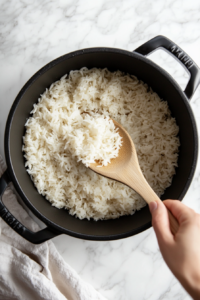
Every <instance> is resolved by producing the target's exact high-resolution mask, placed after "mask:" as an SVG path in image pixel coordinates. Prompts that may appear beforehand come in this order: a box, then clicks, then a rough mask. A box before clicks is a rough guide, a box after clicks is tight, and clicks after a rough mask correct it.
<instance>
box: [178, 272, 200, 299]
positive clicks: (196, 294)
mask: <svg viewBox="0 0 200 300" xmlns="http://www.w3.org/2000/svg"><path fill="white" fill-rule="evenodd" d="M188 275H189V274H187V276H186V277H185V276H184V278H181V279H180V282H181V284H182V285H183V287H184V288H185V289H186V291H187V292H188V293H189V294H190V295H191V296H192V298H193V299H194V300H199V299H200V274H193V275H190V276H188Z"/></svg>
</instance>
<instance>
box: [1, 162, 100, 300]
mask: <svg viewBox="0 0 200 300" xmlns="http://www.w3.org/2000/svg"><path fill="white" fill-rule="evenodd" d="M5 169H6V166H5V163H4V162H3V160H2V158H1V156H0V177H1V176H2V174H3V172H4V171H5ZM3 199H4V203H5V205H6V207H7V208H8V209H9V210H10V212H11V213H13V215H14V216H15V217H16V218H17V219H18V220H19V221H20V222H21V223H22V224H24V225H25V226H26V227H28V228H29V229H30V230H32V231H38V230H39V229H40V228H39V226H38V225H37V224H36V223H35V222H34V221H33V219H31V217H30V216H29V215H28V214H27V212H26V211H25V210H24V209H23V208H22V206H21V205H20V204H19V203H18V201H17V197H16V195H15V193H14V192H13V189H12V187H8V188H7V190H6V191H5V193H4V197H3ZM0 299H2V300H6V299H7V300H8V299H9V300H11V299H20V300H40V299H45V300H51V299H52V300H66V299H68V300H105V298H104V297H103V296H101V295H100V294H99V293H98V292H97V291H96V290H95V289H94V288H93V287H92V286H91V285H89V284H88V283H86V282H84V281H83V280H82V279H81V278H80V277H79V275H78V274H77V273H76V272H75V271H74V270H73V269H72V268H71V267H70V266H69V265H68V264H67V263H66V262H65V261H64V260H63V258H62V257H61V255H60V254H59V253H58V252H57V250H56V248H55V246H54V244H53V242H52V241H48V242H45V243H43V244H40V245H33V244H31V243H30V242H28V241H26V240H25V239H23V238H22V237H21V236H19V235H18V234H17V233H16V232H15V231H14V230H12V229H11V228H10V227H9V226H8V225H7V224H6V223H5V222H4V221H3V220H2V219H1V218H0Z"/></svg>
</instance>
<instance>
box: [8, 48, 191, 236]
mask: <svg viewBox="0 0 200 300" xmlns="http://www.w3.org/2000/svg"><path fill="white" fill-rule="evenodd" d="M82 67H88V68H93V67H97V68H108V69H109V70H110V71H116V70H121V71H123V72H128V73H130V74H133V75H135V76H137V77H138V78H139V79H141V80H142V81H144V82H145V83H147V84H148V85H149V86H150V87H151V88H152V89H153V90H154V91H155V92H156V93H158V95H159V96H160V97H161V98H162V99H163V100H165V101H168V104H169V108H170V110H171V112H172V115H173V116H174V117H175V118H176V121H177V124H178V126H179V128H180V132H179V137H180V142H181V146H180V154H179V160H178V168H177V170H176V175H175V176H174V177H173V181H172V185H171V186H170V187H169V188H167V189H166V191H165V194H164V195H163V196H162V199H167V198H170V199H182V197H183V196H184V194H185V193H186V191H187V189H188V187H189V184H190V182H191V179H192V176H193V173H194V169H195V165H196V156H197V136H196V126H195V122H194V118H193V115H192V112H191V109H190V107H189V105H188V103H187V99H186V97H185V96H184V93H183V92H182V91H181V90H180V88H179V87H178V86H177V84H176V83H175V82H174V80H173V79H171V77H170V76H169V75H167V73H166V72H165V71H163V70H162V69H161V68H159V67H158V66H156V65H155V64H154V63H152V62H151V61H149V60H148V59H146V58H144V57H143V56H141V55H139V54H136V53H134V52H133V53H131V52H128V51H123V50H118V49H109V48H96V49H94V48H93V49H86V50H84V51H83V50H82V51H76V52H73V53H71V54H68V55H65V56H62V57H60V58H58V59H57V60H55V61H53V62H51V63H49V64H48V65H47V66H45V67H44V68H43V69H41V70H40V71H38V72H37V73H36V74H35V75H34V76H33V77H32V78H31V79H30V80H29V81H28V83H27V84H26V85H25V86H24V88H23V89H22V90H21V92H20V93H19V95H18V96H17V98H16V100H15V102H14V104H13V107H12V109H11V112H10V115H9V118H8V122H7V127H6V136H5V154H6V160H7V164H8V166H9V172H10V175H11V178H12V180H13V183H14V185H15V187H16V189H17V191H18V193H19V194H20V196H22V199H23V200H24V202H25V203H26V204H27V205H28V206H29V208H31V210H32V211H33V213H35V214H36V215H37V216H38V217H39V218H40V219H42V220H43V221H44V222H45V223H47V224H48V225H51V226H54V227H57V228H60V229H61V230H62V231H63V232H65V233H68V234H70V235H74V236H77V237H81V238H88V239H100V240H106V239H117V238H120V237H126V236H129V235H133V234H135V233H138V232H140V231H143V230H144V229H146V228H148V227H150V225H151V223H150V222H151V215H150V213H149V209H148V207H145V208H143V209H141V210H140V211H138V212H136V213H135V214H134V215H132V216H124V217H120V218H119V219H115V220H107V221H97V222H96V221H88V220H79V219H77V218H75V217H73V216H71V215H69V213H68V211H67V210H64V209H61V210H59V209H57V208H55V207H52V206H51V204H50V203H49V202H48V201H47V200H45V198H44V197H43V196H41V195H39V194H38V192H37V190H36V188H35V187H34V185H33V182H32V181H31V179H30V177H29V175H28V173H27V172H26V169H25V166H24V157H23V153H22V136H23V135H24V132H25V127H24V124H25V122H26V119H27V118H28V117H29V114H30V111H31V110H32V107H33V104H34V103H36V102H37V100H38V98H39V96H40V94H42V93H43V92H44V90H45V89H46V88H48V87H49V86H50V85H51V84H52V83H53V82H54V81H56V80H58V79H60V77H61V76H63V75H64V74H66V73H69V72H70V70H77V69H80V68H82Z"/></svg>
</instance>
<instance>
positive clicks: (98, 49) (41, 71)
mask: <svg viewBox="0 0 200 300" xmlns="http://www.w3.org/2000/svg"><path fill="white" fill-rule="evenodd" d="M98 52H113V53H119V54H123V55H128V56H130V57H135V58H137V59H139V60H141V61H143V62H145V63H147V64H149V65H150V66H151V67H153V68H155V69H157V71H159V72H160V73H161V74H162V75H163V76H165V77H166V78H167V80H168V81H169V82H170V83H171V84H172V85H173V86H174V88H175V89H176V90H177V92H178V93H179V94H180V95H181V98H182V100H183V102H184V104H185V106H186V108H187V110H188V112H189V115H190V118H191V123H192V127H193V133H194V159H193V164H192V166H191V171H190V175H189V177H188V180H187V183H186V185H185V187H184V189H183V191H182V193H181V195H180V196H179V200H182V199H183V197H184V196H185V194H186V192H187V190H188V188H189V186H190V184H191V181H192V178H193V176H194V172H195V169H196V164H197V157H198V134H197V126H196V121H195V118H194V115H193V112H192V109H191V106H190V105H189V100H188V98H187V97H186V95H185V93H184V92H183V91H182V90H181V88H180V86H179V85H178V84H177V82H176V81H175V80H174V79H173V77H172V76H171V75H170V74H169V73H167V72H166V71H165V70H164V69H162V68H161V67H160V66H159V65H157V64H155V63H154V62H152V61H151V60H149V59H148V58H146V57H145V56H143V55H141V54H139V53H137V52H134V51H133V52H131V51H128V50H123V49H118V48H110V47H93V48H85V49H80V50H76V51H73V52H70V53H67V54H64V55H62V56H60V57H58V58H56V59H54V60H52V61H50V62H49V63H47V64H46V65H45V66H44V67H42V68H41V69H39V70H38V71H37V72H36V73H35V74H34V75H33V76H32V77H31V78H30V79H29V80H28V81H27V82H26V83H25V85H24V86H23V87H22V89H21V90H20V92H19V93H18V95H17V97H16V98H15V100H14V102H13V104H12V106H11V109H10V112H9V115H8V118H7V122H6V127H5V134H4V152H5V158H6V163H7V170H8V173H9V176H10V178H11V181H12V182H13V184H14V187H15V189H16V191H17V192H18V194H19V195H20V197H21V198H22V200H23V202H24V203H25V204H26V205H27V207H28V208H29V209H30V210H31V211H32V212H33V213H34V214H35V216H36V217H38V218H39V219H40V220H41V221H42V222H44V223H45V224H46V225H47V226H49V227H50V228H53V229H54V230H56V231H59V232H60V233H65V234H68V235H70V236H73V237H76V238H81V239H86V240H96V241H108V240H116V239H122V238H126V237H129V236H132V235H134V234H137V233H140V232H142V231H144V230H145V229H148V228H150V227H151V226H152V224H151V222H147V223H146V224H145V225H143V226H140V227H139V228H137V229H134V230H131V231H128V232H125V233H120V234H114V235H107V236H105V235H102V236H100V235H87V234H81V233H77V232H74V231H71V230H68V229H65V228H63V227H61V226H59V225H58V224H56V223H54V222H52V221H51V220H49V219H48V218H46V217H45V216H44V215H43V214H42V213H40V212H39V211H38V210H37V209H36V208H35V207H34V205H32V203H31V202H30V201H29V200H28V198H27V197H26V196H25V195H24V193H23V190H22V189H21V188H20V185H19V184H18V181H17V178H16V177H15V173H14V169H13V166H12V163H11V159H10V128H11V125H12V119H13V117H14V114H15V110H16V108H17V106H18V104H19V102H20V99H21V98H22V96H23V94H24V93H25V92H26V91H27V90H28V89H29V87H30V86H31V85H32V84H33V83H34V82H35V80H36V79H37V78H39V77H40V76H41V75H42V74H44V73H45V72H46V71H48V70H49V69H51V68H52V67H54V66H55V65H57V64H59V63H61V62H62V61H64V60H67V59H70V58H72V57H75V56H80V55H82V54H85V53H86V54H90V53H98ZM63 75H64V74H63ZM133 75H134V74H133Z"/></svg>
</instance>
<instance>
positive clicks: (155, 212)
mask: <svg viewBox="0 0 200 300" xmlns="http://www.w3.org/2000/svg"><path fill="white" fill-rule="evenodd" d="M156 204H157V205H156ZM149 209H150V211H151V214H152V225H153V228H154V230H155V233H156V236H157V239H158V242H159V245H160V244H162V243H166V242H170V241H172V240H173V235H172V233H171V229H170V224H169V217H168V212H167V209H166V207H165V205H164V204H163V203H162V201H158V202H151V203H150V204H149Z"/></svg>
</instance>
